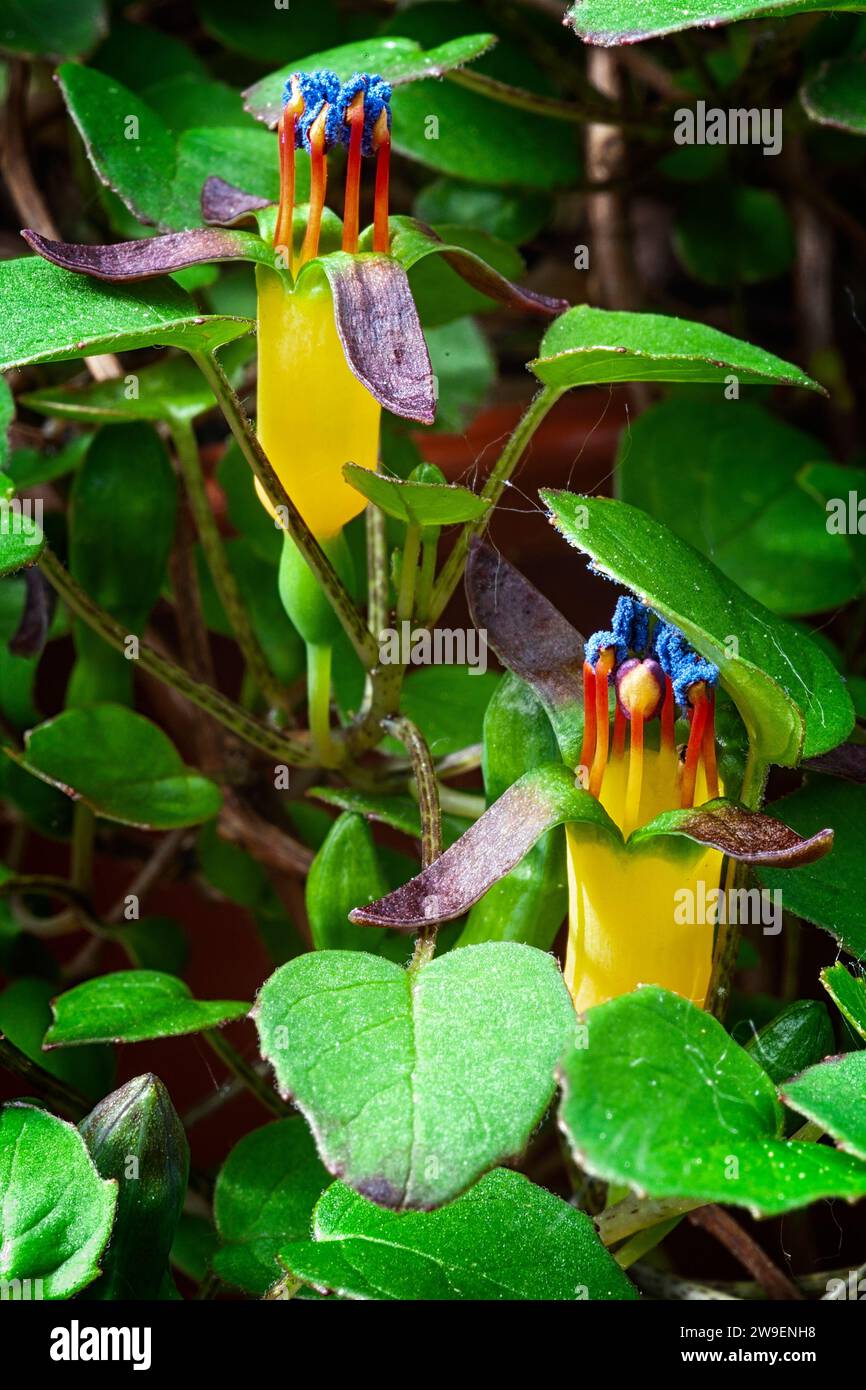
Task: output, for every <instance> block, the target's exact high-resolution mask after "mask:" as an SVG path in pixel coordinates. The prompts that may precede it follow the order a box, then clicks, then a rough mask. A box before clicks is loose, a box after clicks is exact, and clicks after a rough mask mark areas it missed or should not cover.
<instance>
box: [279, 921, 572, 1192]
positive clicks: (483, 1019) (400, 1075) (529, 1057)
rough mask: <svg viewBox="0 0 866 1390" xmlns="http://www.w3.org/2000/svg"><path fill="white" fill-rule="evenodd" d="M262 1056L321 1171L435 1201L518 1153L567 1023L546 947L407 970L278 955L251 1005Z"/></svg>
mask: <svg viewBox="0 0 866 1390" xmlns="http://www.w3.org/2000/svg"><path fill="white" fill-rule="evenodd" d="M255 1015H256V1022H257V1025H258V1029H259V1036H260V1039H261V1049H262V1055H263V1056H264V1057H266V1058H267V1060H268V1061H270V1062H271V1064H272V1065H273V1067H274V1070H275V1072H276V1077H277V1083H278V1085H279V1088H280V1091H281V1092H282V1094H283V1095H284V1096H286V1097H288V1096H291V1097H292V1098H293V1100H294V1101H295V1103H296V1104H297V1106H298V1108H299V1109H300V1110H301V1111H302V1112H303V1114H304V1115H305V1116H306V1117H307V1119H308V1121H309V1123H310V1125H311V1127H312V1129H313V1132H314V1134H315V1136H316V1142H317V1144H318V1148H319V1153H320V1154H321V1156H322V1159H323V1162H324V1163H325V1166H326V1167H327V1168H328V1169H329V1170H330V1171H331V1172H332V1173H335V1174H339V1175H340V1176H341V1177H342V1178H343V1179H344V1181H346V1182H347V1183H348V1184H349V1185H350V1186H351V1187H353V1188H354V1189H355V1190H356V1191H358V1192H361V1193H362V1194H364V1195H365V1196H368V1197H370V1198H371V1199H372V1200H373V1201H376V1202H378V1203H380V1204H381V1205H383V1206H390V1207H397V1208H416V1209H417V1208H420V1209H426V1208H429V1207H435V1206H440V1205H441V1204H442V1203H443V1202H447V1201H449V1200H450V1199H451V1198H452V1197H456V1196H457V1195H458V1194H459V1193H460V1192H462V1191H463V1190H464V1189H465V1188H466V1187H468V1186H469V1185H470V1184H471V1183H472V1182H474V1181H475V1179H476V1178H478V1177H479V1176H480V1175H481V1174H482V1173H483V1172H485V1171H486V1169H488V1168H490V1167H492V1166H493V1165H494V1164H496V1163H499V1162H501V1161H502V1159H503V1158H505V1157H506V1156H511V1155H514V1154H516V1153H519V1152H520V1151H521V1150H522V1149H523V1147H524V1146H525V1144H526V1142H527V1140H528V1138H529V1136H530V1134H531V1133H532V1130H533V1129H534V1127H535V1125H536V1124H537V1123H538V1121H539V1120H540V1119H541V1116H542V1115H543V1113H544V1110H545V1108H546V1106H547V1104H548V1102H549V1100H550V1097H551V1095H552V1093H553V1069H554V1067H555V1066H556V1063H557V1061H558V1060H559V1058H560V1057H561V1055H562V1053H563V1051H564V1048H565V1046H566V1044H567V1042H568V1039H569V1037H570V1035H571V1031H572V1029H573V1026H574V1013H573V1010H572V1006H571V1001H570V999H569V997H568V994H567V992H566V989H565V985H564V984H563V982H562V976H561V975H560V973H559V969H558V967H557V964H556V962H555V960H554V959H553V957H552V956H548V955H545V954H544V953H543V952H541V951H536V950H533V948H532V947H530V946H520V945H516V944H515V943H513V942H496V943H491V944H489V945H485V946H468V947H466V948H465V949H463V950H460V951H452V952H449V953H448V954H447V955H444V956H440V957H439V958H437V959H435V960H433V961H432V962H430V963H429V964H427V965H422V966H421V967H420V968H418V969H416V970H413V971H409V970H404V969H402V968H401V967H400V966H398V965H394V964H392V963H391V962H390V961H386V960H382V959H381V958H379V957H376V956H370V955H366V954H363V955H362V954H360V953H359V952H357V951H321V952H316V953H314V954H311V955H305V956H301V957H299V958H298V959H297V960H293V961H289V962H288V964H287V965H284V966H282V967H281V969H279V970H278V971H277V972H276V974H275V975H272V976H271V978H270V979H269V980H268V981H267V983H266V984H265V985H264V987H263V988H262V991H261V993H260V995H259V998H258V1002H257V1004H256V1008H255Z"/></svg>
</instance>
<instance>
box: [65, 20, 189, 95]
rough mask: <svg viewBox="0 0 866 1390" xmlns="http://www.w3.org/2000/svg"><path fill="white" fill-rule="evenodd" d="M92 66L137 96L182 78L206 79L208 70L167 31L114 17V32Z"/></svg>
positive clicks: (101, 46)
mask: <svg viewBox="0 0 866 1390" xmlns="http://www.w3.org/2000/svg"><path fill="white" fill-rule="evenodd" d="M91 65H92V66H93V67H96V68H99V70H100V72H105V73H108V75H109V76H110V77H115V78H117V80H118V82H122V83H123V84H124V85H125V86H127V87H130V88H131V89H132V90H133V91H134V92H138V91H140V90H141V89H142V88H143V87H148V86H150V85H151V83H153V82H162V81H165V80H166V79H168V78H171V77H178V76H181V75H183V74H187V75H188V76H192V77H198V78H200V79H204V78H206V77H207V68H206V66H205V64H204V62H203V61H202V59H201V58H199V56H198V54H197V53H196V52H195V51H194V50H193V49H192V48H190V47H189V45H188V44H185V43H182V42H181V40H180V39H177V38H175V37H174V36H173V35H172V34H169V33H166V31H165V30H164V29H153V28H151V27H150V25H148V24H137V23H134V22H130V21H129V20H126V19H123V18H122V16H120V15H117V14H115V15H114V16H113V18H112V23H111V30H110V32H109V35H108V38H107V39H106V40H105V42H104V43H101V44H100V45H99V48H98V50H97V52H96V53H95V54H94V55H93V58H92V59H91Z"/></svg>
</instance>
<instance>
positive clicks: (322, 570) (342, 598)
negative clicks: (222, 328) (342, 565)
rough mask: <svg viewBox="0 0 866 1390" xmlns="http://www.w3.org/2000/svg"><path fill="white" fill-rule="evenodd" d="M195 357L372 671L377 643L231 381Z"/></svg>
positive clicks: (201, 355)
mask: <svg viewBox="0 0 866 1390" xmlns="http://www.w3.org/2000/svg"><path fill="white" fill-rule="evenodd" d="M191 356H192V358H193V360H194V361H195V362H196V363H197V365H198V367H199V369H200V371H201V372H202V375H203V376H204V378H205V380H206V381H207V382H208V385H209V386H210V388H211V390H212V391H213V393H214V395H215V397H216V399H217V400H218V402H219V405H220V409H221V410H222V412H223V415H224V416H225V418H226V421H227V423H228V426H229V429H230V430H231V432H232V434H233V435H234V437H235V439H236V440H237V442H238V445H239V447H240V450H241V453H242V454H243V456H244V458H245V459H246V461H247V463H248V464H249V465H250V467H251V468H252V470H253V473H254V474H255V476H256V477H257V478H258V480H259V482H260V483H261V485H262V487H263V488H264V490H265V493H266V494H267V497H268V500H269V501H270V503H271V506H272V507H273V508H274V510H275V511H276V512H277V514H278V515H279V516H280V518H281V520H282V521H283V524H284V525H285V529H286V530H287V531H288V533H289V535H290V536H291V538H292V540H293V541H294V542H295V544H296V545H297V547H298V549H299V550H300V551H301V553H302V555H303V556H304V559H305V560H306V561H307V564H308V565H309V566H310V569H311V570H312V571H313V574H314V575H315V576H316V578H317V579H318V581H319V583H320V584H321V586H322V588H323V590H324V591H325V594H326V595H327V597H328V600H329V601H330V603H331V605H332V607H333V609H334V612H335V613H336V615H337V617H338V618H339V620H340V623H341V624H342V626H343V629H344V631H345V632H346V635H347V637H348V638H349V641H350V642H351V643H352V646H353V647H354V648H355V651H356V652H357V654H358V657H359V659H360V661H361V663H362V665H363V666H364V668H365V669H366V670H370V668H371V667H373V666H375V665H376V662H377V660H378V657H379V648H378V645H377V643H376V642H375V641H374V640H373V637H372V635H371V633H370V632H369V631H368V630H367V625H366V623H365V622H364V619H363V617H362V616H361V613H360V612H359V611H358V608H357V607H356V605H355V603H354V602H353V600H352V596H351V594H350V593H349V591H348V589H347V588H346V586H345V584H344V583H343V581H342V580H341V579H340V577H339V575H338V574H337V571H336V570H335V569H334V566H333V565H332V564H331V562H330V560H329V559H328V557H327V555H326V554H325V553H324V551H323V550H322V547H321V546H320V545H319V542H318V541H317V540H316V538H315V536H314V535H313V533H312V531H311V530H310V528H309V526H308V525H307V523H306V522H305V521H304V518H303V517H302V516H301V513H300V512H299V511H298V509H297V507H296V506H295V503H294V502H293V501H292V499H291V497H290V496H289V494H288V493H287V491H286V489H285V487H284V486H283V484H282V482H281V480H280V479H279V477H278V476H277V474H276V472H275V471H274V469H273V467H272V466H271V464H270V462H269V460H268V457H267V455H266V453H265V451H264V449H263V448H262V446H261V444H260V443H259V440H258V438H257V436H256V432H255V429H254V428H253V425H252V422H251V421H250V419H249V416H248V415H247V413H246V411H245V410H244V408H243V405H242V404H241V401H240V399H239V397H238V395H237V394H236V392H235V391H234V389H233V388H232V385H231V382H230V381H229V380H228V378H227V376H226V374H225V372H224V371H223V369H222V367H221V366H220V364H219V362H218V361H217V359H216V357H215V356H214V355H213V353H209V352H194V353H192V354H191Z"/></svg>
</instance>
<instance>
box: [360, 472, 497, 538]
mask: <svg viewBox="0 0 866 1390" xmlns="http://www.w3.org/2000/svg"><path fill="white" fill-rule="evenodd" d="M343 477H344V478H345V479H346V482H347V483H349V484H350V485H351V486H352V487H353V488H355V489H356V491H358V492H360V493H362V494H363V496H364V497H366V498H367V500H368V502H373V503H374V504H375V506H377V507H379V508H380V509H381V511H383V512H385V513H386V514H387V515H388V516H393V517H395V518H396V519H397V521H404V522H406V523H407V525H418V526H453V525H455V524H456V523H457V522H458V521H474V520H475V519H476V518H477V517H479V516H483V515H484V513H485V512H486V511H487V509H488V507H489V506H490V503H489V502H488V501H487V499H486V498H484V497H479V495H478V493H477V492H471V491H470V490H469V488H468V487H457V486H456V485H455V484H449V483H416V482H404V481H403V479H402V478H387V477H386V476H385V475H384V473H372V472H371V471H370V470H369V469H368V468H359V467H358V465H357V464H355V463H346V464H344V465H343Z"/></svg>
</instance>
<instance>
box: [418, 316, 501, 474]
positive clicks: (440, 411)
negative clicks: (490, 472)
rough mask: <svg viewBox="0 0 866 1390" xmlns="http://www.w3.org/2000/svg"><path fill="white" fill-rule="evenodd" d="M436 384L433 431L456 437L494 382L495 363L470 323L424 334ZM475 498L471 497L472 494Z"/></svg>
mask: <svg viewBox="0 0 866 1390" xmlns="http://www.w3.org/2000/svg"><path fill="white" fill-rule="evenodd" d="M424 337H425V338H426V340H427V351H428V352H429V353H430V365H431V367H432V368H433V380H434V381H435V383H436V424H435V426H434V428H435V429H437V430H444V431H445V432H446V433H447V434H460V433H461V432H462V431H463V430H464V429H465V428H466V426H467V425H468V424H469V422H470V420H471V419H472V418H473V416H474V415H475V414H476V413H477V412H478V410H480V408H481V406H482V405H483V404H484V399H485V397H486V396H487V393H488V391H489V390H490V388H491V387H492V385H493V383H494V381H495V380H496V359H495V357H494V355H493V353H492V352H491V350H490V344H489V343H488V341H487V338H486V337H485V335H484V333H483V332H482V330H481V329H480V328H479V327H478V324H477V323H476V322H475V320H474V319H471V318H462V319H455V320H454V321H453V323H446V324H443V325H442V326H441V327H440V328H427V329H426V330H425V333H424ZM473 495H475V494H473Z"/></svg>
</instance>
